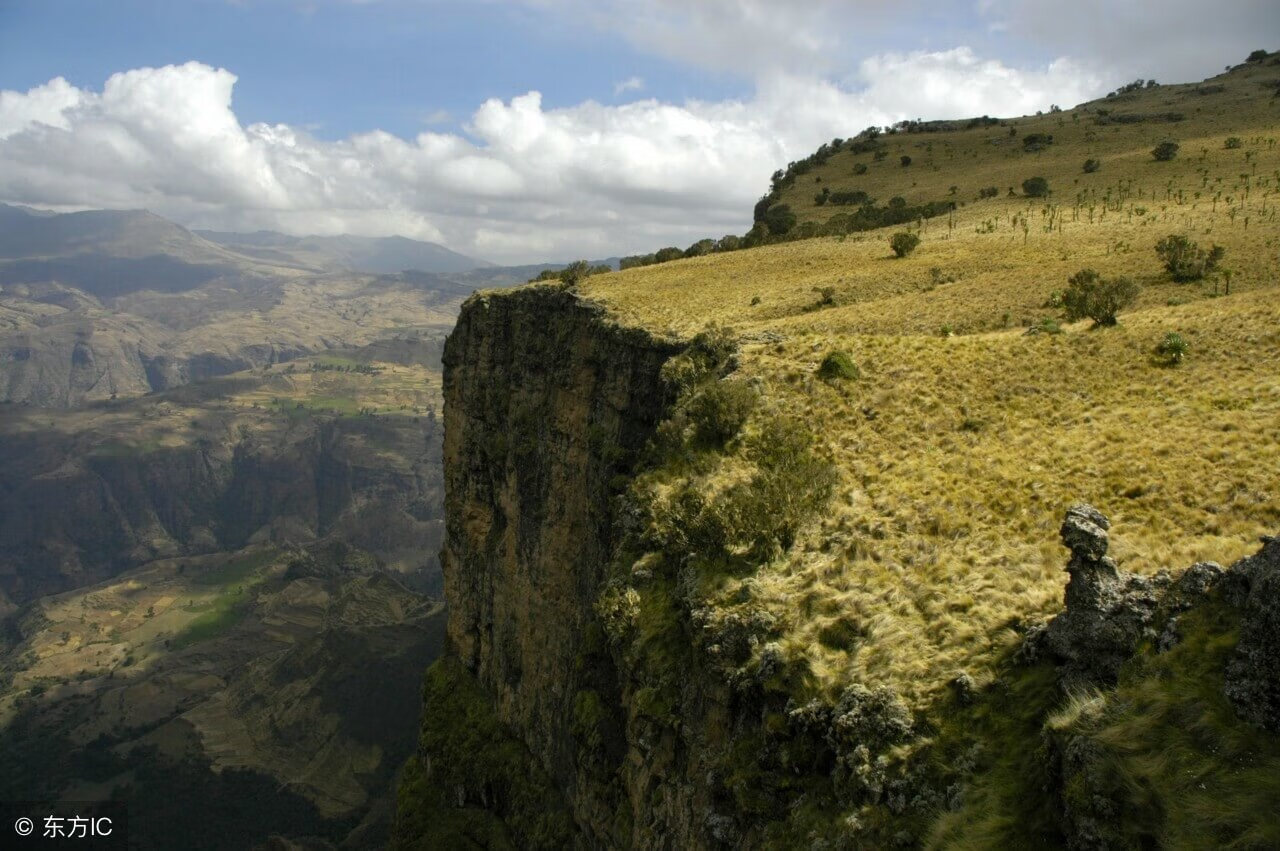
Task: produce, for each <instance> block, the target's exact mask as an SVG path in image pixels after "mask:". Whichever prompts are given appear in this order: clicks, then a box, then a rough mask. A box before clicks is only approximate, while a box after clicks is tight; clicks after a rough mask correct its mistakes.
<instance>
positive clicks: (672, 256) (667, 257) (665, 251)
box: [653, 245, 684, 263]
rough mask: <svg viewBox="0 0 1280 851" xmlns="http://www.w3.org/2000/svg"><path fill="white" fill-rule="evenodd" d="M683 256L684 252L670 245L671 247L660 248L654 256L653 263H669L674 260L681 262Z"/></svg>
mask: <svg viewBox="0 0 1280 851" xmlns="http://www.w3.org/2000/svg"><path fill="white" fill-rule="evenodd" d="M683 256H684V252H683V251H681V250H680V249H679V248H676V247H675V246H674V245H670V246H667V247H666V248H659V249H658V250H657V251H656V252H655V253H654V255H653V262H654V263H667V262H670V261H672V260H679V259H680V258H681V257H683Z"/></svg>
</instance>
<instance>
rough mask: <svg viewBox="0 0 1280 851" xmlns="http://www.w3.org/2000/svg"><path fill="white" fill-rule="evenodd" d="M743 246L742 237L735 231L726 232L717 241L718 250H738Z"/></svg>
mask: <svg viewBox="0 0 1280 851" xmlns="http://www.w3.org/2000/svg"><path fill="white" fill-rule="evenodd" d="M741 247H742V237H740V236H738V235H737V234H733V233H729V234H725V235H724V236H722V237H720V241H719V242H717V243H716V251H737V250H738V249H739V248H741Z"/></svg>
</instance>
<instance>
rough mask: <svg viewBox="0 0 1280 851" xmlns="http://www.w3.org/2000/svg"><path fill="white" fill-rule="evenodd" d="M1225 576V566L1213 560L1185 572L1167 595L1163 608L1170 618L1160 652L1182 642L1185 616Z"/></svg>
mask: <svg viewBox="0 0 1280 851" xmlns="http://www.w3.org/2000/svg"><path fill="white" fill-rule="evenodd" d="M1225 575H1226V572H1225V571H1224V570H1223V569H1222V566H1221V565H1219V564H1217V563H1216V562H1212V561H1200V562H1196V563H1195V564H1193V565H1191V567H1188V568H1187V569H1186V570H1185V571H1183V572H1182V575H1181V576H1179V577H1178V579H1177V581H1175V582H1174V583H1173V586H1172V587H1170V588H1169V591H1168V593H1167V594H1165V598H1164V606H1163V608H1164V612H1165V615H1166V617H1167V619H1166V620H1165V623H1164V628H1163V629H1162V630H1161V631H1160V638H1159V639H1158V640H1157V642H1156V647H1157V648H1158V649H1159V650H1160V652H1162V653H1163V652H1165V651H1167V650H1169V649H1171V648H1172V647H1173V646H1174V645H1175V644H1177V643H1178V641H1179V640H1181V635H1180V633H1179V631H1178V624H1179V621H1180V619H1181V615H1182V613H1183V612H1185V611H1186V610H1187V609H1190V608H1191V607H1193V606H1195V605H1196V604H1197V603H1200V602H1201V601H1203V600H1204V599H1205V598H1206V597H1207V596H1208V595H1209V592H1211V591H1212V590H1213V589H1214V588H1216V587H1217V586H1218V584H1219V583H1220V582H1221V581H1222V578H1223V577H1224V576H1225Z"/></svg>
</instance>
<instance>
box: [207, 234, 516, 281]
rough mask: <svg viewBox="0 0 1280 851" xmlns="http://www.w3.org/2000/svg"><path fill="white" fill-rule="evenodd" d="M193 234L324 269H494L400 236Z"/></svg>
mask: <svg viewBox="0 0 1280 851" xmlns="http://www.w3.org/2000/svg"><path fill="white" fill-rule="evenodd" d="M195 233H196V234H197V235H198V236H200V237H202V238H204V239H207V240H209V241H210V242H215V243H218V244H219V245H223V246H225V247H227V248H230V249H232V250H234V251H236V252H237V253H240V254H244V255H246V256H249V257H255V258H258V259H261V260H266V261H269V262H286V263H301V264H303V265H306V266H313V267H316V268H326V269H335V268H336V269H342V270H345V271H352V272H370V273H374V274H394V273H396V272H403V271H406V270H409V269H413V270H417V271H420V272H440V273H451V272H467V271H470V270H472V269H481V268H487V267H491V266H493V264H492V263H489V262H487V261H484V260H478V259H476V258H474V257H468V256H466V255H465V254H459V253H458V252H456V251H451V250H450V249H448V248H445V247H444V246H443V245H438V244H436V243H434V242H423V241H421V240H416V239H409V238H408V237H403V236H385V237H368V236H349V235H346V234H343V235H341V236H291V235H289V234H285V233H280V232H278V231H271V230H259V231H254V232H253V233H235V232H231V231H213V230H197V231H195Z"/></svg>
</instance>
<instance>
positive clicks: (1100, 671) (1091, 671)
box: [1037, 504, 1168, 690]
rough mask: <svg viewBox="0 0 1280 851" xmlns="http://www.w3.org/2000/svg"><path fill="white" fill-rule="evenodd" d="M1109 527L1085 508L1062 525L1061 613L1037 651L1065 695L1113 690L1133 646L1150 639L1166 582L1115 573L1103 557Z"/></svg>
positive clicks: (1070, 513) (1090, 508) (1077, 508)
mask: <svg viewBox="0 0 1280 851" xmlns="http://www.w3.org/2000/svg"><path fill="white" fill-rule="evenodd" d="M1110 526H1111V524H1110V522H1109V521H1108V520H1107V518H1106V516H1105V515H1103V514H1102V512H1100V511H1098V510H1097V509H1096V508H1094V507H1093V506H1091V505H1084V504H1080V505H1075V506H1072V507H1071V509H1069V510H1068V511H1067V516H1066V519H1065V521H1064V522H1063V524H1062V530H1061V534H1062V541H1063V543H1064V544H1065V545H1066V546H1067V548H1068V549H1070V550H1071V561H1070V562H1069V563H1068V564H1067V573H1068V574H1070V576H1071V579H1070V580H1069V581H1068V583H1067V591H1066V611H1064V612H1063V613H1062V614H1060V615H1058V616H1057V617H1055V618H1054V619H1053V620H1052V621H1051V622H1050V624H1049V626H1048V628H1047V629H1046V630H1045V632H1044V634H1043V635H1042V636H1039V637H1038V638H1037V643H1038V646H1037V650H1039V649H1043V650H1046V651H1048V653H1049V654H1050V655H1051V656H1052V657H1054V658H1055V660H1056V661H1057V662H1058V663H1059V664H1060V666H1061V676H1062V685H1063V687H1064V688H1066V689H1067V690H1073V689H1077V688H1083V687H1086V686H1089V685H1097V684H1106V685H1110V684H1114V683H1115V681H1116V677H1117V675H1118V674H1119V672H1120V666H1121V665H1122V664H1124V662H1125V660H1126V659H1128V658H1129V656H1130V655H1132V653H1133V651H1134V649H1135V648H1136V647H1137V645H1138V642H1139V641H1141V640H1142V639H1143V638H1144V637H1151V638H1154V637H1155V636H1154V634H1153V629H1152V622H1153V620H1154V618H1155V615H1156V612H1157V610H1158V608H1159V603H1160V591H1161V589H1162V587H1163V586H1165V585H1166V584H1167V582H1168V579H1167V577H1154V578H1147V577H1143V576H1138V575H1135V574H1132V573H1127V572H1124V571H1121V570H1119V569H1118V568H1117V567H1116V563H1115V562H1114V561H1113V560H1112V559H1111V558H1110V556H1108V555H1107V549H1108V546H1109V540H1108V537H1107V530H1108V529H1109V528H1110Z"/></svg>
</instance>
